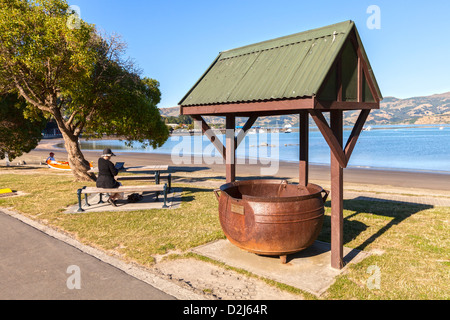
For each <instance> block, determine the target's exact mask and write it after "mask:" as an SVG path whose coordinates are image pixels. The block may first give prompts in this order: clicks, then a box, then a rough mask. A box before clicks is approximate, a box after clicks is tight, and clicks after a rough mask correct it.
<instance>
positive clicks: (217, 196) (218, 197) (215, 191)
mask: <svg viewBox="0 0 450 320" xmlns="http://www.w3.org/2000/svg"><path fill="white" fill-rule="evenodd" d="M219 191H220V189H216V190H214V194H215V195H216V198H217V201H219V200H220V196H219V193H218V192H219Z"/></svg>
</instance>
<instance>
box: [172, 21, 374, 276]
mask: <svg viewBox="0 0 450 320" xmlns="http://www.w3.org/2000/svg"><path fill="white" fill-rule="evenodd" d="M381 100H382V95H381V92H380V89H379V87H378V85H377V82H376V79H375V76H374V74H373V71H372V68H371V66H370V63H369V60H368V58H367V55H366V53H365V50H364V47H363V44H362V42H361V39H360V37H359V34H358V31H357V29H356V26H355V24H354V22H353V21H346V22H342V23H339V24H335V25H331V26H327V27H323V28H320V29H315V30H311V31H306V32H302V33H298V34H294V35H290V36H286V37H282V38H277V39H273V40H269V41H265V42H261V43H257V44H253V45H249V46H245V47H241V48H238V49H234V50H229V51H224V52H221V53H220V54H219V56H218V57H217V58H216V59H215V61H214V62H213V63H212V65H211V66H210V67H209V68H208V69H207V70H206V72H205V73H204V74H203V75H202V77H201V78H200V79H199V80H198V81H197V83H196V84H195V85H194V86H193V88H192V89H191V90H190V91H189V92H188V93H187V94H186V96H185V97H184V98H183V99H182V100H181V101H180V103H179V104H180V110H181V114H183V115H190V116H192V117H193V118H194V119H195V120H197V121H201V123H202V130H203V132H205V133H207V134H208V137H209V139H210V140H211V142H212V143H214V145H215V146H216V147H217V149H218V150H219V152H220V153H221V154H222V155H223V157H224V158H225V160H226V179H227V182H233V181H235V177H236V165H235V163H236V161H235V157H236V155H235V153H236V149H237V147H238V146H239V143H240V142H241V141H242V140H243V138H244V137H245V135H246V133H247V132H248V130H250V129H251V127H252V126H253V124H254V123H255V122H256V120H257V119H258V117H262V116H278V115H286V114H299V117H300V159H299V183H300V184H302V185H304V186H306V185H308V180H309V179H308V163H309V161H308V150H309V146H308V144H309V116H311V117H312V118H313V119H314V122H315V123H316V125H317V127H318V128H319V130H320V131H321V133H322V135H323V137H324V138H325V140H326V142H327V143H328V145H329V147H330V151H331V197H332V199H331V210H332V213H331V228H332V231H331V252H332V256H331V266H332V267H333V268H336V269H341V268H342V267H343V266H344V262H343V169H344V168H346V167H347V165H348V162H349V159H350V157H351V154H352V152H353V149H354V147H355V145H356V142H357V140H358V137H359V135H360V133H361V131H362V129H363V127H364V124H365V122H366V120H367V118H368V116H369V113H370V111H371V110H372V109H379V108H380V101H381ZM349 110H353V111H354V110H360V115H359V117H358V120H357V121H356V123H355V126H354V128H353V131H352V133H351V135H350V138H349V140H348V141H347V143H346V144H345V145H344V144H343V112H344V111H349ZM324 113H329V114H330V123H328V122H327V120H326V118H325V117H324ZM204 116H225V117H226V129H229V130H227V132H230V131H231V132H233V133H234V132H235V130H236V120H235V119H236V117H248V121H247V123H246V124H245V125H244V127H243V129H242V130H241V131H240V133H239V134H238V136H236V135H235V134H227V136H226V145H225V146H224V145H223V144H222V143H221V142H220V141H219V139H217V138H216V137H215V136H214V134H212V133H211V131H210V130H208V129H209V126H208V124H207V123H206V122H205V120H204V118H203V117H204Z"/></svg>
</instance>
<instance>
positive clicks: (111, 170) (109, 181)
mask: <svg viewBox="0 0 450 320" xmlns="http://www.w3.org/2000/svg"><path fill="white" fill-rule="evenodd" d="M118 173H119V170H117V169H116V168H115V167H114V164H113V163H112V162H111V161H109V160H105V159H103V158H100V159H98V178H97V188H118V187H119V186H120V184H119V182H117V181H116V179H114V177H115V176H117V174H118Z"/></svg>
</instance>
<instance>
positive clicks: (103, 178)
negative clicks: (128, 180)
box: [97, 149, 122, 207]
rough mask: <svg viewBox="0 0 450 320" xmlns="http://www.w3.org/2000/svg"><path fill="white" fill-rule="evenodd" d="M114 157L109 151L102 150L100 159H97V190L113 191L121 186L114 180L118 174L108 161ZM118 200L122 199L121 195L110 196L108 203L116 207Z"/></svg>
mask: <svg viewBox="0 0 450 320" xmlns="http://www.w3.org/2000/svg"><path fill="white" fill-rule="evenodd" d="M115 156H116V155H115V154H114V153H112V151H111V149H105V150H103V154H102V156H101V158H99V159H98V178H97V188H105V189H115V188H119V187H120V186H121V185H122V184H121V183H120V182H118V181H117V180H116V179H115V178H114V177H115V176H117V174H118V173H119V170H117V169H116V167H115V166H114V164H113V163H112V162H111V160H110V159H111V157H115ZM119 199H122V194H121V193H114V194H111V195H110V196H109V199H108V203H110V204H111V205H113V206H115V207H117V204H116V201H117V200H119Z"/></svg>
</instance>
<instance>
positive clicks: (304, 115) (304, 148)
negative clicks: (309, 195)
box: [299, 112, 309, 187]
mask: <svg viewBox="0 0 450 320" xmlns="http://www.w3.org/2000/svg"><path fill="white" fill-rule="evenodd" d="M299 160H300V164H299V185H301V186H305V187H306V186H307V185H308V182H309V177H308V173H309V114H308V112H300V159H299Z"/></svg>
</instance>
